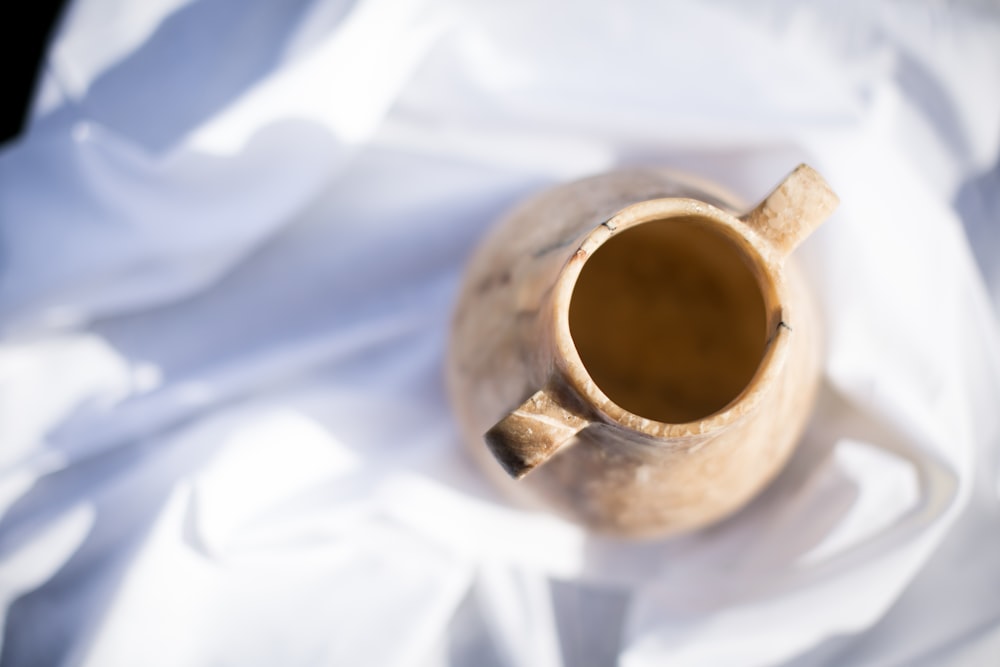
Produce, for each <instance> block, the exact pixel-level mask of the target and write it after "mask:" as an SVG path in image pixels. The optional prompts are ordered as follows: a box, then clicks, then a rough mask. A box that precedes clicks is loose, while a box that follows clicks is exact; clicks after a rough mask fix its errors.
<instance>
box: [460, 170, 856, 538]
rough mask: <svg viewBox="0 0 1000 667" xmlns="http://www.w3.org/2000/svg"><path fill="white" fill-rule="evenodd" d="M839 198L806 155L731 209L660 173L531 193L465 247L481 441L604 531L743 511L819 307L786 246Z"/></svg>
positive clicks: (798, 423) (810, 396)
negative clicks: (760, 193)
mask: <svg viewBox="0 0 1000 667" xmlns="http://www.w3.org/2000/svg"><path fill="white" fill-rule="evenodd" d="M836 206H837V197H836V195H835V194H834V193H833V192H832V191H831V189H830V188H829V186H828V185H827V184H826V183H825V182H824V181H823V179H822V178H821V177H820V176H819V175H818V174H817V173H816V172H815V171H814V170H813V169H811V168H810V167H808V166H806V165H800V166H799V167H798V168H797V169H795V170H794V171H793V172H792V173H791V174H790V175H789V176H788V177H787V178H786V179H785V180H784V181H783V182H782V183H781V184H780V185H778V187H777V188H776V189H775V190H774V191H773V192H772V193H771V194H770V195H768V196H767V197H766V198H764V200H763V201H762V202H761V203H760V204H759V205H757V206H756V207H753V208H752V209H750V210H749V212H745V213H742V214H741V213H740V212H739V211H738V208H737V207H736V204H735V203H734V202H733V200H732V198H731V197H729V196H727V195H726V194H725V193H723V192H721V191H719V190H718V189H717V188H715V187H713V186H711V185H709V184H704V183H698V182H695V181H693V180H691V179H690V178H686V177H682V176H679V175H677V174H675V173H671V172H667V171H662V170H657V169H634V170H625V171H616V172H611V173H606V174H602V175H599V176H594V177H591V178H587V179H584V180H581V181H577V182H574V183H570V184H567V185H563V186H560V187H556V188H554V189H551V190H548V191H546V192H543V193H542V194H540V195H538V196H536V197H534V198H532V199H530V200H529V201H527V202H525V203H524V204H522V205H521V206H520V207H518V208H517V209H515V210H514V211H513V212H512V213H511V214H510V215H508V216H507V217H506V218H505V219H504V220H502V221H501V222H500V223H499V224H498V225H497V226H496V227H495V228H494V229H493V230H492V232H491V233H490V235H489V236H488V237H487V238H486V239H485V240H484V242H483V243H482V244H481V245H480V247H479V248H478V250H477V252H476V253H475V254H474V256H473V258H472V260H471V263H470V265H469V267H468V270H467V273H466V276H465V279H464V282H463V286H462V288H461V293H460V296H459V299H458V305H457V309H456V311H455V316H454V321H453V328H452V340H451V345H450V347H449V359H448V372H447V375H448V385H449V393H450V397H451V401H452V405H453V408H454V412H455V414H456V416H457V419H458V421H459V423H460V426H461V430H462V433H463V436H464V439H465V441H466V443H467V445H468V447H469V448H470V450H471V452H472V453H473V455H474V456H475V457H476V458H477V459H478V460H479V461H480V462H481V464H482V466H483V467H484V469H485V470H486V471H487V472H489V473H490V474H491V475H492V476H493V477H494V478H495V479H496V481H497V483H498V484H501V485H502V486H503V487H504V488H506V489H507V490H509V491H510V492H511V493H513V494H514V495H515V496H517V497H519V498H520V499H522V500H523V501H526V502H528V503H531V504H533V505H536V506H541V507H544V508H547V509H549V510H552V511H555V512H558V513H559V514H562V515H563V516H565V517H567V518H569V519H571V520H573V521H576V522H579V523H582V524H584V525H586V526H589V527H591V528H593V529H596V530H598V531H604V532H609V533H614V534H619V535H628V536H659V535H666V534H671V533H676V532H678V531H684V530H690V529H695V528H698V527H702V526H705V525H707V524H710V523H712V522H714V521H718V520H719V519H721V518H723V517H725V516H727V515H729V514H731V513H733V512H734V511H736V510H737V509H739V508H740V507H742V506H743V505H744V504H746V503H747V502H748V501H749V500H750V499H751V498H752V497H753V496H754V495H755V494H756V493H758V492H759V491H760V490H761V489H762V488H763V487H764V486H765V485H766V484H767V483H768V481H769V480H771V479H772V478H773V477H774V476H775V475H776V474H777V472H778V471H779V470H780V469H781V468H782V466H783V464H784V463H785V462H786V461H787V459H788V458H789V456H790V454H791V452H792V451H793V448H794V446H795V444H796V443H797V441H798V440H799V438H800V436H801V433H802V431H803V429H804V427H805V424H806V422H807V420H808V418H809V416H810V413H811V411H812V405H813V400H814V396H815V392H816V387H817V384H818V380H819V373H820V353H821V349H820V342H821V341H820V322H819V319H818V315H817V312H816V309H815V307H814V304H813V301H812V300H811V298H810V295H809V293H808V291H807V289H806V286H805V284H804V283H803V281H802V279H801V277H800V275H799V272H798V270H797V268H796V266H795V263H794V261H793V260H792V258H791V257H790V254H791V253H792V251H793V250H794V249H795V247H796V246H797V245H798V244H799V242H800V241H802V240H803V239H804V238H806V237H807V236H808V235H809V234H810V233H811V232H812V231H813V229H815V228H816V226H817V225H819V224H820V223H821V222H822V221H823V220H824V219H825V218H826V217H827V216H829V215H830V213H831V212H832V211H833V209H834V208H835V207H836ZM502 471H505V472H506V474H503V472H502Z"/></svg>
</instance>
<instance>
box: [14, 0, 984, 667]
mask: <svg viewBox="0 0 1000 667" xmlns="http://www.w3.org/2000/svg"><path fill="white" fill-rule="evenodd" d="M998 156H1000V14H998V12H997V11H996V10H995V9H993V8H991V7H990V6H988V5H983V6H981V5H979V4H976V3H970V4H959V5H957V6H956V5H949V6H948V8H947V10H946V9H944V8H942V7H941V6H939V5H937V4H934V3H929V2H926V3H863V4H860V5H858V4H856V3H847V4H845V3H841V2H833V1H830V2H820V3H813V4H811V5H809V6H802V5H800V4H797V3H788V2H782V1H777V0H776V1H774V2H764V3H730V2H706V3H693V2H687V3H682V2H665V3H653V2H648V3H644V2H625V3H622V2H617V3H597V2H592V3H580V2H568V1H565V0H559V1H557V2H546V3H532V2H526V1H525V2H502V3H496V2H486V1H485V0H482V1H475V2H455V1H449V0H357V1H356V2H346V1H343V2H339V1H337V0H313V1H310V0H294V1H290V2H281V3H276V2H268V1H266V0H198V1H188V0H148V1H144V2H139V3H126V2H120V1H118V0H79V1H78V2H76V3H75V4H72V5H71V7H70V8H69V10H68V12H67V14H66V16H65V18H64V21H63V23H62V25H61V27H60V30H59V31H58V33H57V35H56V38H55V40H54V42H53V44H52V45H51V48H50V51H49V54H48V59H47V65H46V69H45V72H44V78H43V81H42V84H41V85H40V88H39V91H38V95H37V99H36V102H35V105H34V112H33V116H32V120H31V123H30V127H29V128H28V131H27V132H26V134H25V135H24V136H23V137H22V138H21V139H20V140H19V141H18V142H16V143H14V144H11V145H8V146H7V147H5V148H4V149H3V150H2V151H0V233H2V245H0V270H2V274H0V325H2V328H3V337H2V338H0V610H2V612H3V622H4V626H3V627H4V632H3V643H2V651H0V664H3V665H5V666H6V665H35V664H46V665H88V666H95V667H96V666H100V667H105V666H117V665H144V666H155V665H218V664H224V665H261V666H264V665H326V664H329V665H418V666H426V665H446V664H454V665H511V666H524V667H529V666H530V667H548V666H555V665H563V664H565V665H602V664H609V663H613V662H615V661H616V660H617V661H618V662H619V664H621V665H623V666H626V667H644V666H647V665H663V664H670V665H692V666H694V665H697V666H702V665H775V664H802V665H842V664H852V665H868V664H871V665H875V664H878V665H883V664H901V663H918V664H935V665H947V664H953V665H957V664H991V663H988V662H982V661H983V660H986V658H985V657H984V656H991V655H992V656H994V658H995V656H996V655H998V654H1000V598H998V597H997V595H996V591H997V590H1000V411H998V409H997V408H998V406H1000V336H998V324H997V317H996V314H995V312H996V311H994V310H993V309H992V305H991V298H992V299H993V300H994V301H995V302H998V303H1000V282H997V277H998V276H1000V269H998V267H1000V232H998V230H1000V167H998ZM800 161H805V162H808V163H810V164H811V165H813V166H814V167H815V168H816V169H817V170H819V171H820V172H821V173H822V174H824V176H825V177H826V178H827V179H828V180H829V182H830V183H831V184H832V185H833V187H834V189H835V190H836V191H837V192H838V194H839V195H840V197H841V200H842V206H841V208H840V209H839V210H838V212H837V213H836V214H835V215H834V217H833V218H832V219H831V220H830V221H829V222H828V223H827V224H826V225H825V226H824V227H823V228H822V229H821V230H820V231H819V232H817V233H816V234H815V236H814V237H813V238H811V239H810V240H808V241H807V242H806V243H805V244H804V246H803V247H802V248H801V249H800V250H799V253H800V256H801V258H802V261H803V264H804V266H805V268H806V270H807V273H808V278H809V280H810V282H811V283H812V285H813V287H814V288H815V290H816V293H817V296H818V298H819V299H820V304H821V307H822V310H823V312H824V316H825V320H826V340H827V352H826V364H825V371H826V374H825V378H824V385H823V389H822V391H821V396H820V401H819V405H818V407H817V411H816V415H815V418H814V420H813V422H812V425H811V427H810V429H809V432H808V433H807V435H806V437H805V440H804V442H803V444H802V446H801V448H800V450H799V452H798V453H797V454H796V456H795V458H794V459H793V461H792V463H791V464H790V466H789V468H788V469H787V470H786V471H785V472H784V473H783V474H782V476H781V477H780V478H779V479H778V480H777V482H776V483H775V484H773V485H772V486H771V487H770V488H769V489H768V490H767V491H766V492H765V493H764V494H763V495H762V496H761V497H760V498H759V499H757V500H756V501H755V502H754V503H753V504H752V505H751V506H750V507H748V508H747V509H746V510H745V511H743V512H741V513H740V514H739V515H738V516H736V517H734V518H732V519H730V520H728V521H726V522H725V523H723V524H722V525H719V526H717V527H714V528H712V529H710V530H707V531H704V532H701V533H698V534H695V535H691V536H686V537H680V538H675V539H671V540H661V541H656V542H649V543H639V544H632V543H627V542H620V541H615V540H611V539H607V538H601V537H597V536H594V535H591V534H587V533H586V532H585V531H582V530H580V529H578V528H576V527H574V526H571V525H569V524H566V523H564V522H562V521H561V520H559V519H556V518H554V517H551V516H548V515H545V514H537V513H530V512H526V511H524V510H520V509H516V508H514V507H511V506H509V505H507V504H506V503H505V502H504V500H503V499H502V498H500V497H499V496H498V495H497V494H495V493H494V491H493V490H492V489H491V488H490V487H489V485H488V484H487V482H486V481H485V478H484V477H483V476H482V475H481V474H480V473H479V472H478V471H477V470H476V469H475V468H474V467H473V465H472V464H471V463H470V462H468V461H467V460H466V458H465V456H464V455H463V454H462V452H461V450H460V448H459V447H458V444H457V435H456V432H455V429H454V426H453V422H452V419H451V416H450V413H449V409H448V406H447V403H446V399H445V397H444V393H443V387H442V380H441V375H442V363H443V358H444V354H445V350H446V346H447V336H448V319H449V314H450V308H451V304H452V300H453V298H454V296H455V293H456V288H457V284H458V280H459V278H460V275H461V269H462V266H463V263H464V261H465V259H466V258H467V256H468V254H469V253H470V251H471V249H472V248H473V247H474V245H475V244H476V242H477V241H478V239H479V238H480V236H481V235H482V234H483V232H484V231H485V230H486V229H487V227H488V226H489V224H490V223H491V222H492V221H493V220H494V219H495V218H496V217H497V216H498V215H500V214H501V213H502V212H503V211H504V210H506V209H507V208H508V207H510V206H511V205H513V204H514V203H516V202H517V201H519V200H520V199H521V198H523V197H524V196H526V195H528V194H530V193H532V192H535V191H537V190H539V189H541V188H544V187H547V186H549V185H552V184H555V183H558V182H562V181H565V180H568V179H571V178H576V177H581V176H585V175H588V174H592V173H595V172H599V171H603V170H606V169H611V168H614V167H615V166H619V165H626V164H656V165H665V166H670V167H673V168H675V169H680V170H686V171H689V172H692V173H694V174H697V175H699V176H702V177H705V178H708V179H710V180H713V181H716V182H718V183H719V184H721V185H724V186H726V187H728V188H730V189H732V190H733V191H735V192H736V193H738V194H739V195H741V196H743V197H745V198H746V199H748V200H753V199H755V198H759V197H760V196H762V195H763V194H765V193H766V192H767V191H768V190H769V188H770V187H772V186H773V185H774V184H775V183H776V182H778V181H779V180H780V178H781V177H782V176H783V175H784V174H785V173H786V172H787V171H788V170H790V169H791V168H792V167H793V166H795V164H797V163H798V162H800ZM970 240H971V241H972V244H971V245H970ZM977 261H978V263H977ZM991 289H992V297H991V292H990V290H991ZM921 661H923V662H921ZM977 661H978V662H977Z"/></svg>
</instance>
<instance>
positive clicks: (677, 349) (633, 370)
mask: <svg viewBox="0 0 1000 667" xmlns="http://www.w3.org/2000/svg"><path fill="white" fill-rule="evenodd" d="M750 261H751V260H750V259H749V257H748V255H747V253H746V252H745V251H744V250H743V249H742V248H741V247H740V246H739V245H738V244H737V242H736V241H734V240H733V239H731V238H729V237H728V236H727V235H726V234H725V233H724V232H722V231H720V230H718V229H716V228H715V226H714V225H713V224H711V222H710V221H706V220H703V219H700V218H695V217H681V218H670V219H666V220H655V221H651V222H646V223H643V224H640V225H637V226H634V227H631V228H628V229H625V230H622V231H621V232H619V233H618V234H616V235H614V236H612V237H611V238H610V239H608V240H607V241H606V242H605V243H603V244H602V245H601V246H600V247H599V248H598V249H597V250H596V251H595V252H594V253H593V254H592V255H591V256H590V257H589V258H588V259H587V261H586V263H585V264H584V265H583V268H582V269H581V271H580V275H579V277H578V278H577V281H576V284H575V286H574V288H573V296H572V300H571V302H570V310H569V328H570V334H571V336H572V338H573V343H574V345H575V346H576V348H577V351H578V353H579V355H580V359H581V360H582V361H583V365H584V367H585V368H586V369H587V372H588V373H589V374H590V376H591V378H592V379H593V380H594V382H595V383H596V384H597V386H598V387H600V389H601V390H602V391H603V392H604V393H605V394H606V395H607V396H608V398H610V399H611V400H612V401H614V402H615V403H617V404H618V405H619V406H620V407H622V408H624V409H625V410H628V411H629V412H632V413H634V414H637V415H639V416H641V417H645V418H647V419H651V420H655V421H659V422H666V423H673V424H680V423H686V422H692V421H697V420H699V419H702V418H704V417H707V416H709V415H711V414H713V413H715V412H718V411H719V410H721V409H723V408H724V407H726V405H728V404H729V403H731V402H732V401H733V400H734V399H735V398H737V397H738V396H739V394H740V393H741V392H742V391H743V389H744V388H745V387H746V386H747V385H748V384H749V382H750V380H751V378H752V377H753V375H754V373H755V371H756V370H757V367H758V366H759V365H760V362H761V359H762V358H763V356H764V352H765V349H766V344H767V337H768V325H767V311H766V307H765V301H764V297H763V294H762V292H761V287H760V284H759V282H758V279H757V277H756V275H755V273H754V270H753V269H752V266H751V263H750Z"/></svg>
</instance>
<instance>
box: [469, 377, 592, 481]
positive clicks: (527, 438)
mask: <svg viewBox="0 0 1000 667" xmlns="http://www.w3.org/2000/svg"><path fill="white" fill-rule="evenodd" d="M567 402H568V401H566V400H565V398H564V397H563V396H561V395H560V392H558V391H556V390H555V389H554V388H553V387H552V386H551V385H550V386H548V387H546V388H544V389H542V390H540V391H538V392H535V393H534V394H533V395H532V396H531V398H529V399H528V400H526V401H525V402H524V403H522V404H521V405H520V406H519V407H517V408H515V409H514V410H513V411H512V412H510V414H508V415H507V416H506V417H504V418H503V419H501V420H500V421H498V422H497V423H496V424H495V425H494V426H493V428H491V429H490V430H489V431H487V432H486V435H484V436H483V438H484V439H485V440H486V445H487V446H488V447H489V448H490V451H491V452H493V456H494V457H496V459H497V461H498V462H499V463H500V465H501V466H503V469H504V470H506V471H507V474H509V475H510V476H511V477H513V478H514V479H521V478H522V477H524V476H525V475H527V474H528V473H529V472H531V471H532V470H534V469H535V468H536V467H538V466H540V465H541V464H543V463H545V462H546V461H548V460H549V459H550V458H552V456H553V455H554V454H555V453H556V452H558V451H559V450H561V449H562V448H564V447H565V446H567V445H568V444H570V443H571V442H572V440H573V437H574V436H575V435H576V434H577V433H579V432H580V431H581V430H583V429H584V428H585V427H586V426H587V425H588V424H589V423H590V420H589V419H587V418H585V417H583V416H581V415H580V414H578V413H577V412H575V411H573V410H571V409H569V408H567V407H566V404H567Z"/></svg>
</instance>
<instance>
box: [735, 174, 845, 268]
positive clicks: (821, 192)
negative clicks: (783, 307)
mask: <svg viewBox="0 0 1000 667" xmlns="http://www.w3.org/2000/svg"><path fill="white" fill-rule="evenodd" d="M839 203H840V199H839V198H838V197H837V195H836V194H835V193H834V192H833V190H832V189H831V188H830V186H829V184H828V183H827V182H826V181H825V180H823V177H822V176H820V175H819V173H817V172H816V170H815V169H813V168H812V167H810V166H809V165H806V164H800V165H799V166H798V167H796V168H795V170H794V171H792V173H790V174H789V175H788V176H786V177H785V180H783V181H782V182H781V183H780V184H779V185H778V187H776V188H775V189H774V191H773V192H772V193H771V194H769V195H768V196H767V197H765V198H764V200H763V201H762V202H760V203H759V204H758V205H757V206H756V207H755V208H754V209H753V210H751V211H750V212H749V213H747V214H745V215H743V216H741V217H740V219H741V220H743V222H745V223H746V224H747V225H749V226H750V227H752V228H753V229H754V230H755V231H756V232H757V233H758V234H760V235H761V236H763V237H764V238H765V239H767V240H768V242H769V243H770V245H771V247H773V248H774V249H775V250H776V251H777V252H778V254H779V255H780V256H781V257H787V256H788V255H789V254H791V252H792V251H793V250H795V247H796V246H798V245H799V243H801V242H802V241H804V240H805V239H806V238H807V237H808V236H809V235H810V234H812V233H813V231H814V230H815V229H816V228H817V227H819V225H820V223H822V222H823V221H824V220H826V219H827V218H828V217H830V214H831V213H833V211H834V209H835V208H837V205H838V204H839Z"/></svg>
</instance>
